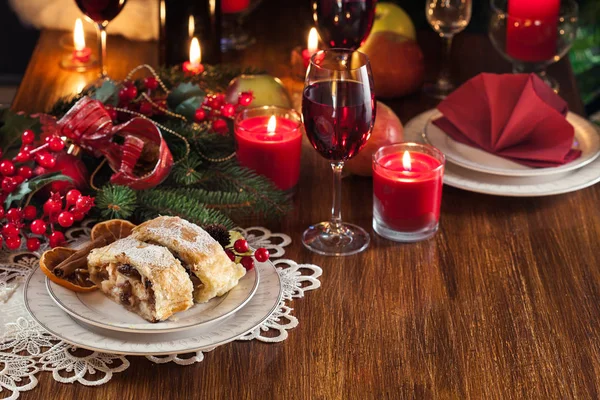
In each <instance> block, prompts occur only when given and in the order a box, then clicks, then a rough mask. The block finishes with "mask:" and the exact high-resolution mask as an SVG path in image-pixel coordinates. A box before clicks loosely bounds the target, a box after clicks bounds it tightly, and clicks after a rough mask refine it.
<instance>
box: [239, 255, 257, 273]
mask: <svg viewBox="0 0 600 400" xmlns="http://www.w3.org/2000/svg"><path fill="white" fill-rule="evenodd" d="M240 263H241V264H242V266H243V267H244V268H246V271H251V270H252V269H254V260H253V259H252V257H248V256H244V257H242V260H241V261H240Z"/></svg>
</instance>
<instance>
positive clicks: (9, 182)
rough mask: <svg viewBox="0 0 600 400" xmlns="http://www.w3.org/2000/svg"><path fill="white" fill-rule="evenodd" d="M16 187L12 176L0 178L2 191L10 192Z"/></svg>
mask: <svg viewBox="0 0 600 400" xmlns="http://www.w3.org/2000/svg"><path fill="white" fill-rule="evenodd" d="M16 188H17V182H15V181H14V179H13V178H11V177H9V176H7V177H6V178H4V179H3V180H2V191H3V192H4V193H12V192H13V191H14V190H15V189H16Z"/></svg>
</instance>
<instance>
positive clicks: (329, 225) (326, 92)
mask: <svg viewBox="0 0 600 400" xmlns="http://www.w3.org/2000/svg"><path fill="white" fill-rule="evenodd" d="M302 119H303V121H304V127H305V130H306V135H307V136H308V140H309V141H310V143H311V144H312V146H313V147H314V148H315V150H317V151H318V152H319V154H320V155H321V156H323V157H325V158H326V159H327V160H329V162H330V163H331V168H332V169H333V205H332V207H331V214H332V215H331V220H330V221H328V222H321V223H319V224H316V225H312V226H310V227H309V228H308V229H307V230H306V231H304V234H303V236H302V243H304V245H305V246H306V247H307V248H308V249H309V250H312V251H314V252H316V253H319V254H323V255H335V256H346V255H351V254H356V253H359V252H361V251H363V250H364V249H366V248H367V246H368V245H369V241H370V237H369V234H368V233H367V232H366V231H365V230H364V229H362V228H360V227H358V226H356V225H352V224H348V223H342V215H341V206H342V199H341V194H342V192H341V189H342V169H343V168H344V161H346V160H349V159H350V158H352V157H354V156H355V155H356V154H358V152H359V151H360V150H361V149H362V148H363V147H364V145H365V144H366V143H367V140H369V137H370V136H371V131H372V130H373V124H374V123H375V93H374V91H373V78H372V75H371V66H370V64H369V59H368V58H367V56H366V55H364V54H363V53H361V52H359V51H353V50H348V49H330V50H321V51H319V52H317V53H315V54H314V55H313V56H312V58H311V60H310V65H309V66H308V71H307V73H306V81H305V84H304V91H303V96H302Z"/></svg>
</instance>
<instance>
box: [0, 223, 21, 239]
mask: <svg viewBox="0 0 600 400" xmlns="http://www.w3.org/2000/svg"><path fill="white" fill-rule="evenodd" d="M20 232H21V230H20V229H19V227H18V226H17V225H16V224H15V223H13V222H9V223H8V224H6V225H4V226H3V227H2V235H4V236H5V237H14V236H19V233H20Z"/></svg>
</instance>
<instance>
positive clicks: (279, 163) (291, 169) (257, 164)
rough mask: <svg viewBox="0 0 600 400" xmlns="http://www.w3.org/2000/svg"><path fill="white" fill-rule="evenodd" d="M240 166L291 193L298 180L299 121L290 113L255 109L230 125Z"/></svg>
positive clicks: (300, 124) (299, 151)
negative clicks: (232, 125)
mask: <svg viewBox="0 0 600 400" xmlns="http://www.w3.org/2000/svg"><path fill="white" fill-rule="evenodd" d="M234 130H235V139H236V142H237V150H236V156H237V159H238V162H239V163H240V165H242V166H244V167H247V168H250V169H252V170H254V171H256V172H257V173H258V174H260V175H264V176H266V177H267V178H269V179H270V180H272V181H273V183H275V185H277V187H279V188H280V189H282V190H286V191H288V190H292V189H293V188H295V187H296V185H297V184H298V178H299V177H300V154H301V149H302V120H301V119H300V115H299V114H298V113H297V112H296V111H294V110H288V109H285V108H280V107H269V106H265V107H255V108H247V109H245V110H243V111H241V112H240V113H239V114H238V115H237V116H236V118H235V122H234Z"/></svg>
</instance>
